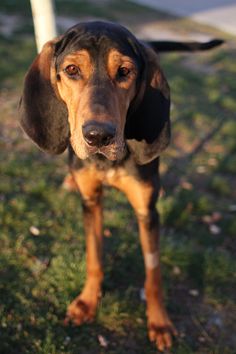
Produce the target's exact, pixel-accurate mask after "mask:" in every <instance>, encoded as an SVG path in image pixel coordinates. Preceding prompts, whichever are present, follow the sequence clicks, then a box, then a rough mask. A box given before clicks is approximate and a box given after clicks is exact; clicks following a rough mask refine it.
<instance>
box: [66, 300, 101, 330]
mask: <svg viewBox="0 0 236 354" xmlns="http://www.w3.org/2000/svg"><path fill="white" fill-rule="evenodd" d="M96 308H97V304H94V303H91V302H88V301H86V300H84V299H82V298H81V297H80V296H79V297H78V298H76V299H75V300H74V301H73V302H72V303H71V304H70V305H69V306H68V308H67V313H66V318H65V321H64V323H65V324H66V325H67V324H69V323H72V324H74V325H76V326H80V325H81V324H83V323H85V322H92V321H93V320H94V318H95V315H96Z"/></svg>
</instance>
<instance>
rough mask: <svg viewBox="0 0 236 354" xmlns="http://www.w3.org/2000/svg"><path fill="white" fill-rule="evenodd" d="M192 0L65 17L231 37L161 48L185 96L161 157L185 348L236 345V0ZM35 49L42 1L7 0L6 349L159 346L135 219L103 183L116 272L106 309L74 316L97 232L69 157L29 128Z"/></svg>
mask: <svg viewBox="0 0 236 354" xmlns="http://www.w3.org/2000/svg"><path fill="white" fill-rule="evenodd" d="M144 3H145V5H144ZM180 3H182V5H181V6H180ZM180 3H179V2H177V1H165V2H162V1H154V0H150V1H149V6H147V5H148V2H147V1H145V2H144V1H128V0H123V1H120V0H100V1H96V0H87V1H85V0H84V1H79V0H67V1H66V0H64V1H63V0H56V1H55V11H56V21H57V27H58V32H59V33H63V31H65V30H66V29H67V28H68V27H70V26H72V25H73V24H75V23H77V22H79V21H81V20H93V19H105V20H109V21H114V22H119V23H121V24H123V25H125V26H127V27H128V28H129V29H130V30H131V31H132V32H133V33H134V34H135V35H136V36H137V37H139V38H146V39H175V40H201V41H205V40H208V39H210V38H213V37H218V38H223V39H225V40H226V43H225V44H224V45H223V46H222V47H220V48H218V49H215V50H212V51H209V52H204V53H200V52H199V53H195V54H176V53H175V54H174V53H170V54H163V55H161V56H160V62H161V66H162V68H163V69H164V72H165V75H166V77H167V79H168V82H169V84H170V87H171V93H172V107H171V116H172V143H171V146H170V147H169V148H168V150H167V151H166V152H165V153H164V154H163V157H162V160H161V174H162V189H161V195H160V199H159V202H158V208H159V211H160V217H161V224H162V238H161V264H162V273H163V277H164V288H165V299H166V303H167V307H168V310H169V314H170V317H171V318H172V320H173V321H174V323H175V324H176V327H177V329H178V331H179V333H180V336H179V338H178V340H177V341H176V343H175V346H174V348H173V351H172V352H173V353H181V354H182V353H183V354H185V353H186V354H191V353H198V354H204V353H211V354H213V353H214V354H218V353H219V354H227V353H230V354H233V353H235V348H236V337H235V333H236V302H235V300H236V286H235V282H236V260H235V256H236V231H235V230H236V198H235V197H236V178H235V173H236V119H235V118H236V116H235V114H236V113H235V112H236V97H235V96H236V79H235V77H236V44H235V34H236V33H235V32H236V28H235V27H234V25H232V17H233V18H234V19H235V15H234V14H235V12H234V11H235V2H233V1H224V5H225V6H224V7H222V1H220V0H218V1H217V0H215V1H211V6H209V5H208V4H207V1H205V2H204V3H203V2H201V1H200V2H198V5H199V6H200V5H201V6H200V7H196V4H195V5H194V6H195V7H194V6H193V8H191V6H190V4H189V2H186V1H182V2H180ZM213 3H214V4H213ZM163 4H164V5H163ZM176 4H177V5H178V6H176ZM204 6H205V8H204ZM199 16H200V17H199ZM226 25H227V26H226ZM35 55H36V46H35V40H34V29H33V21H32V15H31V8H30V1H27V0H21V1H17V0H1V3H0V108H1V113H0V161H1V163H0V170H1V179H0V249H1V253H0V298H1V301H0V312H1V316H0V353H1V354H6V353H7V354H16V353H17V354H21V353H22V354H23V353H24V354H27V353H30V354H32V353H37V354H64V353H66V354H78V353H79V354H89V353H93V354H94V353H105V352H107V353H114V354H118V353H125V352H128V353H135V354H136V353H139V354H144V353H145V354H146V353H155V352H156V350H155V348H154V347H152V345H151V344H150V343H149V341H148V339H147V332H146V321H145V303H144V298H143V296H142V294H143V292H142V287H143V281H144V270H143V260H142V255H141V250H140V246H139V241H138V232H137V225H136V220H135V217H134V214H133V211H132V210H131V208H130V206H129V204H128V202H127V201H126V199H125V197H124V196H123V195H122V194H121V193H119V192H117V191H115V190H109V189H107V190H105V193H104V197H105V200H104V209H105V211H104V214H105V225H104V236H105V251H104V266H105V281H104V286H103V298H102V300H101V304H100V307H99V310H98V315H97V319H96V321H95V322H94V323H93V324H90V325H84V326H82V327H80V328H70V327H64V326H63V319H64V315H65V311H66V307H67V305H68V304H69V303H70V302H71V301H72V299H73V298H74V297H75V296H76V295H77V294H78V293H79V291H80V290H81V288H82V286H83V282H84V277H85V242H84V236H83V229H82V220H81V204H80V198H79V195H77V194H75V193H69V192H67V191H65V190H63V189H62V188H61V184H62V181H63V178H64V177H65V175H66V173H67V164H66V162H67V154H66V153H65V154H63V155H61V156H57V157H51V156H48V155H46V154H44V153H42V152H40V151H39V150H38V149H37V148H36V147H35V146H34V145H33V144H32V142H30V141H29V140H28V139H27V138H26V137H25V136H24V134H23V133H22V131H21V129H20V128H19V124H18V113H17V107H18V102H19V99H20V96H21V90H22V83H23V77H24V75H25V73H26V71H27V68H28V66H29V65H30V63H31V62H32V60H33V58H34V57H35Z"/></svg>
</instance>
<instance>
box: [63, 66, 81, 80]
mask: <svg viewBox="0 0 236 354" xmlns="http://www.w3.org/2000/svg"><path fill="white" fill-rule="evenodd" d="M64 71H65V73H66V74H67V75H68V76H70V77H72V78H75V77H77V76H78V75H79V73H80V69H79V68H78V66H76V65H73V64H71V65H68V66H67V67H66V68H65V69H64Z"/></svg>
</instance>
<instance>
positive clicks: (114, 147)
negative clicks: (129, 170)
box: [70, 135, 128, 161]
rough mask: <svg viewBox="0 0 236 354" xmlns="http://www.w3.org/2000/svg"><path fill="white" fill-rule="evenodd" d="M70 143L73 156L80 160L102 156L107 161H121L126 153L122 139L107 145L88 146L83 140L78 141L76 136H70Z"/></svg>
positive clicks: (125, 146)
mask: <svg viewBox="0 0 236 354" xmlns="http://www.w3.org/2000/svg"><path fill="white" fill-rule="evenodd" d="M70 143H71V146H72V148H73V150H74V152H75V154H76V155H77V157H78V158H79V159H81V160H85V159H87V158H90V157H96V155H100V156H101V155H102V156H104V157H105V158H106V159H107V160H109V161H121V160H122V159H124V158H125V156H126V154H127V151H128V150H127V145H126V143H125V140H124V139H122V138H120V139H114V140H113V141H112V142H110V144H108V145H100V146H90V145H89V144H88V143H87V142H86V141H85V140H84V139H83V138H82V139H78V136H77V137H76V135H72V136H71V137H70Z"/></svg>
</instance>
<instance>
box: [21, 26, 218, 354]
mask: <svg viewBox="0 0 236 354" xmlns="http://www.w3.org/2000/svg"><path fill="white" fill-rule="evenodd" d="M220 43H221V41H217V40H216V41H212V42H209V43H206V44H199V43H175V42H169V43H168V42H149V43H148V42H141V41H139V40H137V39H136V38H135V37H134V36H133V35H132V34H131V33H130V32H129V31H128V30H127V29H125V28H124V27H122V26H120V25H117V24H111V23H105V22H89V23H81V24H78V25H76V26H74V27H72V28H71V29H69V30H68V31H67V32H66V33H65V34H64V35H62V36H61V37H58V38H56V39H55V40H52V41H50V42H48V43H46V44H45V45H44V47H43V49H42V51H41V53H40V54H39V55H38V56H37V57H36V59H35V60H34V62H33V64H32V65H31V67H30V69H29V71H28V73H27V75H26V78H25V85H24V91H23V96H22V99H21V103H20V115H21V118H20V119H21V125H22V127H23V129H24V130H25V131H26V133H27V134H28V135H29V136H30V138H31V139H32V140H33V141H34V142H35V143H36V144H37V145H38V146H39V147H40V148H41V149H42V150H44V151H47V152H49V153H54V154H60V153H62V152H63V151H64V150H65V149H66V148H67V147H69V151H70V172H71V176H72V178H73V183H75V184H76V186H77V188H78V190H79V191H80V193H81V196H82V202H83V213H84V228H85V233H86V245H87V257H86V259H87V280H86V283H85V286H84V289H83V290H82V292H81V294H80V295H79V296H78V297H77V298H76V299H75V300H74V301H73V302H72V303H71V305H69V307H68V311H67V317H66V319H67V321H71V322H73V323H74V324H76V325H80V324H82V323H84V322H86V321H91V320H92V319H93V318H94V316H95V314H96V308H97V305H98V301H99V297H100V293H101V283H102V280H103V269H102V243H103V241H102V238H103V232H102V207H101V198H102V187H103V185H104V184H105V185H110V186H113V187H115V188H118V189H119V190H121V191H122V192H124V193H125V194H126V196H127V198H128V200H129V202H130V204H131V205H132V207H133V208H134V210H135V213H136V216H137V220H138V225H139V233H140V240H141V245H142V251H143V257H144V264H145V271H146V280H145V291H146V300H147V322H148V332H149V337H150V340H151V341H154V342H156V345H157V348H158V349H159V350H164V349H166V348H169V347H170V346H171V344H172V336H173V335H176V330H175V328H174V326H173V324H172V322H171V321H170V319H169V317H168V315H167V312H166V309H165V305H164V301H163V295H162V286H161V273H160V262H159V227H158V214H157V211H156V201H157V198H158V191H159V176H158V165H159V155H160V154H161V152H162V151H163V150H164V149H165V148H166V147H167V145H168V144H169V140H170V119H169V111H170V92H169V87H168V84H167V81H166V79H165V76H164V74H163V72H162V70H161V68H160V66H159V61H158V56H157V53H156V52H158V51H172V50H187V51H193V50H198V49H200V50H203V49H209V48H211V47H214V46H216V45H218V44H220Z"/></svg>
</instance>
